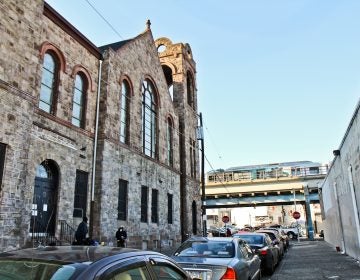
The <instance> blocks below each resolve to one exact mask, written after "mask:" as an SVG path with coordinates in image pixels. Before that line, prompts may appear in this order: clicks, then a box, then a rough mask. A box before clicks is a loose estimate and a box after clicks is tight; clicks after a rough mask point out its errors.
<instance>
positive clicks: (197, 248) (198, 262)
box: [172, 237, 261, 280]
mask: <svg viewBox="0 0 360 280" xmlns="http://www.w3.org/2000/svg"><path fill="white" fill-rule="evenodd" d="M172 258H173V259H174V260H175V261H176V262H177V263H178V264H179V265H180V266H181V267H182V268H183V269H184V270H186V271H187V272H188V273H189V274H190V276H191V277H192V278H196V279H203V280H215V279H216V280H217V279H237V280H249V279H252V280H259V279H260V278H261V270H260V263H261V261H260V259H259V257H258V256H257V255H256V254H255V252H254V251H253V249H251V248H250V246H249V245H248V244H247V243H246V242H245V241H244V240H242V239H240V238H233V237H191V238H189V239H188V240H186V241H185V242H184V243H182V244H181V246H180V247H179V248H178V249H177V250H176V251H175V253H174V254H173V255H172Z"/></svg>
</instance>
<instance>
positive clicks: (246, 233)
mask: <svg viewBox="0 0 360 280" xmlns="http://www.w3.org/2000/svg"><path fill="white" fill-rule="evenodd" d="M238 235H261V236H264V235H266V233H263V232H251V231H249V232H239V233H235V234H234V235H233V236H238Z"/></svg>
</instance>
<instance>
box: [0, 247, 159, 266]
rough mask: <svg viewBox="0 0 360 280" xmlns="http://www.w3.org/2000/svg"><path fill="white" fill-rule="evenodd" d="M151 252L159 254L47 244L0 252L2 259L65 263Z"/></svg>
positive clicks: (133, 250) (124, 249) (145, 252)
mask: <svg viewBox="0 0 360 280" xmlns="http://www.w3.org/2000/svg"><path fill="white" fill-rule="evenodd" d="M149 253H151V254H158V253H157V252H153V251H142V250H138V249H130V248H120V247H108V246H46V247H37V248H27V249H20V250H14V251H8V252H3V253H0V259H9V258H11V259H37V260H50V261H55V262H63V263H79V262H94V261H97V260H99V259H102V258H104V257H108V256H113V255H117V256H118V257H119V258H126V257H128V256H129V255H132V256H134V255H144V254H149ZM158 255H160V254H158Z"/></svg>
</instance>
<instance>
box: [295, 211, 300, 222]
mask: <svg viewBox="0 0 360 280" xmlns="http://www.w3.org/2000/svg"><path fill="white" fill-rule="evenodd" d="M293 218H294V219H295V220H298V219H300V213H299V212H298V211H295V212H294V213H293Z"/></svg>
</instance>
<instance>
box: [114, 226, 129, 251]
mask: <svg viewBox="0 0 360 280" xmlns="http://www.w3.org/2000/svg"><path fill="white" fill-rule="evenodd" d="M115 237H116V240H117V246H118V247H125V241H126V238H127V233H126V230H124V227H122V226H121V227H119V229H118V230H117V232H116V234H115Z"/></svg>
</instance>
